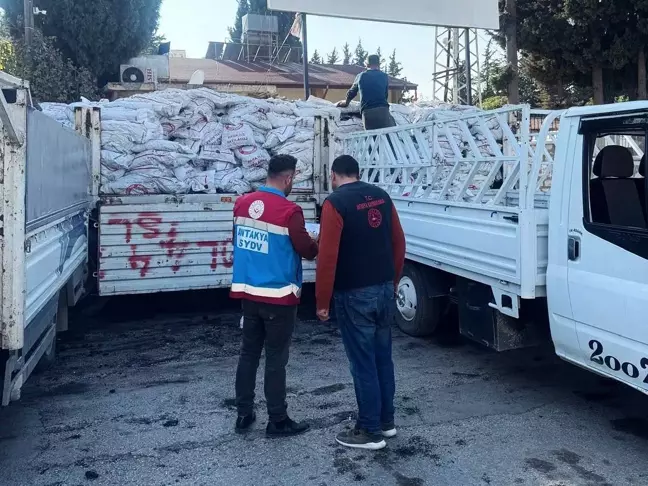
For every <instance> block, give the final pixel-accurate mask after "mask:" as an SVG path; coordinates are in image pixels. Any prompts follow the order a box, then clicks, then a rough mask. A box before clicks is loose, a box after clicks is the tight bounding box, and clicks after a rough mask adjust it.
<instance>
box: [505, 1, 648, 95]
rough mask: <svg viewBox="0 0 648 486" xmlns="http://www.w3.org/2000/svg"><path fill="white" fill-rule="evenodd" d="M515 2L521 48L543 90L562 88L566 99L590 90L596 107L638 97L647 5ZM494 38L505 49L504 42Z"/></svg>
mask: <svg viewBox="0 0 648 486" xmlns="http://www.w3.org/2000/svg"><path fill="white" fill-rule="evenodd" d="M506 1H507V0H500V8H503V7H504V5H505V3H506ZM516 2H517V16H516V22H515V26H516V38H517V41H518V48H519V49H520V51H521V53H522V56H523V57H526V58H527V59H528V61H529V71H530V72H531V73H533V75H534V77H536V76H538V77H536V79H538V80H540V79H541V78H543V79H542V84H543V85H544V86H545V87H547V88H550V87H551V86H554V87H556V86H558V87H559V90H560V91H562V92H563V93H565V96H564V98H569V97H570V96H571V95H575V94H578V96H580V95H582V94H583V93H584V92H585V91H586V90H587V89H591V90H592V92H593V94H594V99H595V102H596V103H603V102H605V101H612V100H614V99H615V98H616V97H617V96H619V95H621V94H625V93H627V92H632V93H633V94H634V93H635V92H636V85H637V79H638V75H637V73H636V70H637V59H638V58H639V56H640V51H639V50H638V46H641V45H645V41H646V40H648V39H644V41H643V42H642V41H641V38H640V37H639V36H638V28H637V23H638V18H639V17H641V15H640V14H638V5H640V4H643V3H644V2H645V0H617V1H615V2H597V1H592V0H569V1H564V0H516ZM504 13H505V14H506V12H504ZM503 17H504V22H503V23H504V24H505V25H506V15H503ZM509 36H510V35H509ZM496 37H498V38H499V41H500V43H502V45H504V43H503V42H502V41H503V40H504V39H503V36H502V35H501V34H499V35H497V36H496ZM633 66H634V67H633ZM633 70H634V71H635V75H634V76H632V72H633ZM552 97H553V96H552ZM556 101H558V100H556Z"/></svg>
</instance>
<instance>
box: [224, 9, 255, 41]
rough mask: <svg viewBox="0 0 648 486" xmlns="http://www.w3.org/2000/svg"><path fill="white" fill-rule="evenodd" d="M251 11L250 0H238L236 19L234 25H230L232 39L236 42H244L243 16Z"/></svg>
mask: <svg viewBox="0 0 648 486" xmlns="http://www.w3.org/2000/svg"><path fill="white" fill-rule="evenodd" d="M249 11H250V3H249V2H248V0H238V8H237V9H236V18H235V19H234V26H233V27H229V28H228V29H227V30H229V36H230V41H232V42H235V43H240V42H242V38H243V17H245V16H246V15H247V14H248V12H249Z"/></svg>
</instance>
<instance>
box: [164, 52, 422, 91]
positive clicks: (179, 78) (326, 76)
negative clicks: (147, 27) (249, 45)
mask: <svg viewBox="0 0 648 486" xmlns="http://www.w3.org/2000/svg"><path fill="white" fill-rule="evenodd" d="M198 69H200V70H202V71H203V72H204V73H205V84H207V85H209V84H248V85H264V84H268V85H274V86H277V87H282V88H292V87H301V86H303V84H304V77H303V67H302V65H301V64H299V63H294V62H292V63H286V64H270V63H267V62H240V61H215V60H213V59H191V58H174V57H171V58H169V82H170V83H187V82H188V81H189V78H191V75H192V74H193V73H194V71H196V70H198ZM362 71H364V68H362V67H361V66H355V65H353V66H352V65H333V64H310V66H309V76H308V77H309V81H310V85H311V87H313V88H329V89H334V88H344V89H347V88H349V87H350V86H351V85H352V84H353V81H354V80H355V77H356V76H357V75H358V74H359V73H361V72H362ZM389 84H390V86H391V87H392V88H399V89H403V88H406V89H412V90H413V89H416V88H417V85H416V84H414V83H410V82H407V81H404V80H402V79H396V78H392V77H390V78H389Z"/></svg>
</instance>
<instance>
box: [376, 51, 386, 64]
mask: <svg viewBox="0 0 648 486" xmlns="http://www.w3.org/2000/svg"><path fill="white" fill-rule="evenodd" d="M376 56H378V59H380V65H381V66H382V65H383V64H384V62H385V58H384V57H383V55H382V50H381V49H380V47H379V48H378V49H376Z"/></svg>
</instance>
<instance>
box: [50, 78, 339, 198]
mask: <svg viewBox="0 0 648 486" xmlns="http://www.w3.org/2000/svg"><path fill="white" fill-rule="evenodd" d="M82 105H89V106H98V107H100V108H101V120H102V121H101V149H102V150H101V189H100V192H101V194H115V195H137V194H184V193H189V192H192V193H216V192H222V193H235V194H243V193H245V192H249V191H251V190H253V189H255V188H257V187H259V186H260V185H262V184H263V182H264V181H265V179H266V176H267V171H268V162H269V161H270V157H271V156H273V155H275V154H288V155H293V156H294V157H296V158H297V160H298V164H297V173H296V176H295V181H294V189H295V190H296V191H311V190H312V189H313V159H314V139H315V132H314V126H315V116H317V115H322V116H331V117H333V118H335V119H339V117H340V110H338V109H337V108H335V106H334V105H333V104H332V103H329V102H327V101H324V100H319V99H312V100H309V101H307V102H303V101H297V102H288V101H283V100H274V99H270V100H259V99H254V98H248V97H245V96H238V95H234V94H225V93H219V92H216V91H213V90H211V89H208V88H199V89H192V90H180V89H167V90H162V91H156V92H154V93H148V94H142V95H135V96H131V97H130V98H125V99H120V100H117V101H114V102H108V101H106V100H104V101H101V102H97V103H92V102H89V101H88V100H85V99H82V100H81V102H79V103H73V104H71V105H65V104H60V103H42V104H41V108H42V110H43V112H44V113H45V114H47V115H49V116H51V117H52V118H54V119H56V120H57V121H59V122H60V123H61V124H63V125H66V126H68V127H73V124H74V108H75V107H77V106H82Z"/></svg>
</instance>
